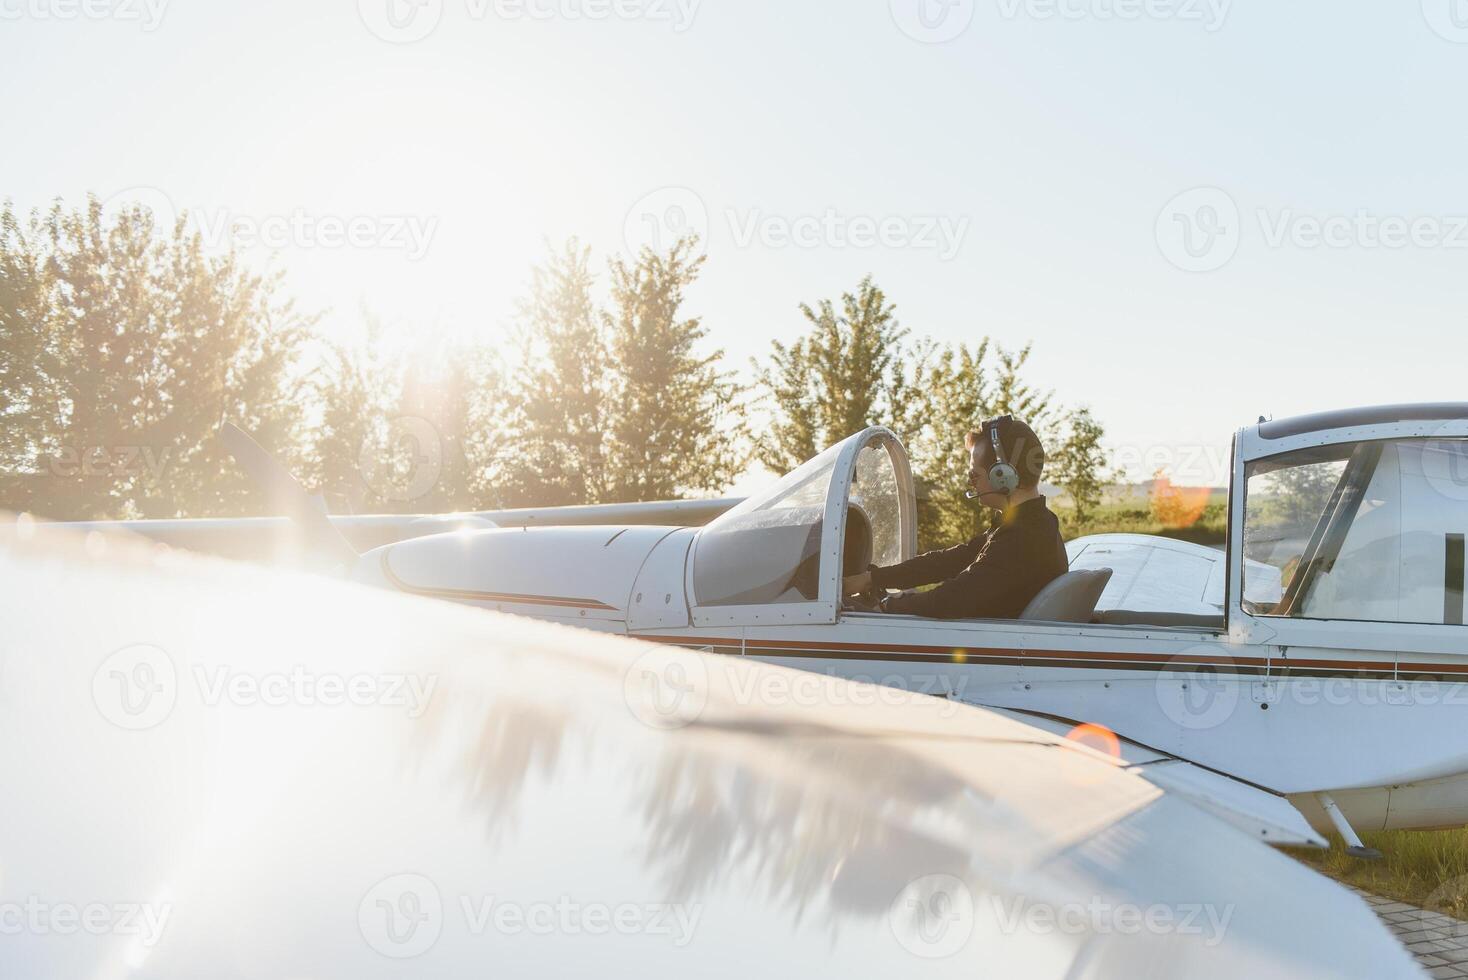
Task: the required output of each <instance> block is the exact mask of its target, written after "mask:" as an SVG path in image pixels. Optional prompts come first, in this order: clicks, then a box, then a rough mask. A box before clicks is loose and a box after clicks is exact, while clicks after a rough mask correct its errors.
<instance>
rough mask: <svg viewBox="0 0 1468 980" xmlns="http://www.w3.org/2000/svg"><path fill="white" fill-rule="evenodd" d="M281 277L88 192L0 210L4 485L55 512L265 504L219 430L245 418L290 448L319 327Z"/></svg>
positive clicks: (295, 449) (170, 511) (213, 510)
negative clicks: (38, 208)
mask: <svg viewBox="0 0 1468 980" xmlns="http://www.w3.org/2000/svg"><path fill="white" fill-rule="evenodd" d="M277 287H278V277H266V276H260V275H256V274H253V273H250V272H248V271H246V270H245V269H243V268H242V267H241V266H240V264H239V262H238V260H237V257H236V256H235V255H234V254H233V253H232V252H231V253H227V254H224V255H206V254H205V252H204V250H203V247H202V243H201V242H200V240H199V238H198V236H196V235H195V236H190V235H188V234H186V232H185V230H184V222H183V219H180V221H179V223H178V224H177V225H176V226H175V227H173V228H157V227H155V224H154V219H153V216H152V214H151V213H150V212H149V211H147V210H146V209H143V208H139V207H131V208H127V209H124V210H123V211H122V212H121V213H120V214H119V215H117V216H116V217H115V218H112V219H109V218H107V217H105V216H104V215H103V212H102V206H101V204H100V203H99V202H98V201H97V200H96V199H95V198H89V199H88V203H87V205H86V207H84V208H82V209H81V210H78V211H67V210H65V209H63V208H62V206H61V205H60V204H59V203H58V204H57V205H55V206H54V207H53V208H52V209H51V210H50V211H49V212H48V213H46V214H45V215H44V216H43V215H39V214H33V215H31V216H30V217H29V219H22V218H21V217H20V216H18V215H17V214H16V213H15V211H14V209H13V207H12V206H11V205H10V204H8V203H7V204H6V205H5V206H4V208H3V209H0V352H3V353H0V431H3V433H4V435H3V436H0V474H3V476H0V495H3V499H4V502H5V506H7V507H11V508H24V509H30V510H34V511H36V512H37V513H40V514H43V515H45V516H48V517H55V518H102V517H173V516H178V515H183V514H191V515H210V514H242V513H248V512H250V511H252V510H255V509H257V508H258V507H259V505H260V502H259V499H258V497H256V495H255V493H254V491H253V488H251V487H250V486H249V485H248V483H247V481H246V480H245V479H244V477H243V476H242V475H240V474H239V473H238V471H237V469H236V468H235V467H233V466H232V465H229V464H228V463H227V461H226V456H225V454H224V452H223V450H222V448H221V447H220V446H219V445H218V443H217V441H216V440H215V439H214V434H215V432H216V431H217V429H218V426H219V425H220V423H221V422H223V421H225V420H233V421H236V422H238V423H240V424H241V425H243V426H245V427H247V428H249V429H250V430H251V431H252V432H254V433H255V434H256V437H257V438H259V439H260V440H261V442H262V443H263V444H264V445H265V446H266V447H267V448H270V449H272V450H274V451H276V452H277V453H280V454H281V455H282V456H283V457H284V458H285V459H287V460H288V461H292V462H294V461H295V460H296V459H297V458H298V456H299V449H300V445H301V438H300V436H301V432H300V422H301V409H300V405H299V399H298V398H297V397H296V393H295V392H294V390H293V387H292V380H291V373H290V367H291V365H292V363H293V361H294V359H295V357H296V355H297V352H298V351H299V349H300V347H301V344H302V343H303V341H304V338H305V336H306V334H307V332H308V331H309V329H310V327H311V326H312V323H313V319H314V318H312V317H308V316H303V315H301V314H299V313H297V312H296V311H295V310H294V309H293V307H292V306H291V304H290V303H289V302H286V301H282V300H281V299H279V298H278V297H277Z"/></svg>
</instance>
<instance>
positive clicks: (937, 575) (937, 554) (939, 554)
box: [871, 534, 989, 590]
mask: <svg viewBox="0 0 1468 980" xmlns="http://www.w3.org/2000/svg"><path fill="white" fill-rule="evenodd" d="M988 539H989V535H988V534H981V535H979V536H978V537H976V538H974V539H973V540H972V541H969V542H968V543H966V544H956V545H954V546H953V547H952V548H944V549H942V550H941V551H929V552H926V553H924V554H921V555H918V556H917V557H916V558H909V559H908V560H907V561H905V562H902V563H901V564H898V565H888V566H887V567H886V568H873V569H872V570H871V573H872V588H874V589H877V590H882V589H912V588H916V587H917V586H919V585H928V584H929V583H931V582H942V581H943V580H944V579H950V578H952V577H953V576H955V575H957V574H958V573H959V572H961V571H963V570H964V569H965V568H967V567H969V566H970V565H972V564H973V562H974V559H976V558H978V557H979V552H980V551H982V550H983V549H984V544H985V542H987V541H988Z"/></svg>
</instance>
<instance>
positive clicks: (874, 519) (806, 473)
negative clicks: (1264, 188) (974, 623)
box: [688, 426, 917, 626]
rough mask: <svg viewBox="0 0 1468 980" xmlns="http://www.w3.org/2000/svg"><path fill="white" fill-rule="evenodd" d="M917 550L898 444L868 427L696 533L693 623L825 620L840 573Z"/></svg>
mask: <svg viewBox="0 0 1468 980" xmlns="http://www.w3.org/2000/svg"><path fill="white" fill-rule="evenodd" d="M916 550H917V513H916V500H915V495H914V492H913V485H912V471H911V468H910V466H909V464H908V459H907V451H906V450H905V449H903V447H902V443H901V442H900V441H899V440H898V438H897V437H896V436H895V435H894V434H893V433H892V432H891V431H890V430H888V429H885V428H882V427H880V426H874V427H872V428H870V429H866V430H864V431H862V432H859V433H857V434H856V435H854V436H850V437H849V438H847V439H844V440H842V441H841V442H838V443H837V444H836V445H834V446H832V447H831V448H829V449H827V450H826V451H825V452H823V453H821V454H820V455H818V456H816V457H814V458H812V459H810V460H808V461H807V462H806V463H804V464H803V465H801V466H799V467H797V468H796V469H795V470H792V471H791V472H790V473H787V474H786V475H785V476H784V478H782V479H781V480H779V481H778V482H777V483H775V485H774V486H772V487H770V488H769V489H768V490H766V491H764V492H762V493H757V494H755V495H753V496H751V497H750V498H749V499H747V500H745V501H744V502H743V503H742V504H740V505H739V506H738V507H735V508H734V509H733V510H731V511H729V512H728V513H726V514H724V515H723V516H722V517H720V518H718V519H717V520H715V521H714V522H713V523H711V524H709V525H708V526H707V527H705V528H703V529H702V530H701V531H700V532H699V534H698V538H697V540H696V541H695V543H694V546H693V560H692V561H691V562H690V563H689V583H688V584H689V594H690V595H692V596H693V604H694V622H695V623H697V624H698V625H708V626H714V625H746V624H753V623H767V622H805V623H808V622H834V621H835V619H836V610H837V606H838V604H839V600H840V584H841V576H842V575H850V574H852V573H854V572H858V571H861V570H862V569H864V568H866V567H867V566H868V565H869V564H876V565H890V564H893V563H896V562H899V561H902V560H904V559H906V558H910V557H912V555H913V554H914V553H915V552H916Z"/></svg>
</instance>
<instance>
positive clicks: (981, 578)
mask: <svg viewBox="0 0 1468 980" xmlns="http://www.w3.org/2000/svg"><path fill="white" fill-rule="evenodd" d="M964 444H965V445H966V446H967V447H968V449H969V458H970V461H971V465H970V469H969V473H968V482H969V487H970V489H969V492H968V496H969V497H970V498H974V497H977V498H978V500H979V502H980V503H981V504H984V505H985V506H988V507H992V508H993V509H995V510H997V511H1000V512H1001V514H1002V518H1001V520H1000V523H999V524H998V526H997V527H995V528H994V529H993V530H990V531H986V532H985V533H983V534H980V535H979V536H978V537H976V538H974V539H973V540H972V541H970V542H968V543H967V544H960V545H955V546H954V547H952V548H947V549H944V550H942V551H929V552H927V553H926V554H922V555H918V556H917V557H916V558H912V559H909V560H908V561H905V562H902V563H901V564H898V565H889V566H887V567H886V568H878V567H876V566H875V565H872V566H869V567H868V569H867V571H865V572H859V573H857V574H856V575H849V576H847V577H846V578H845V579H844V581H843V586H844V592H845V593H846V594H847V595H854V594H857V593H863V592H867V591H869V590H872V589H875V590H877V591H883V590H886V589H912V588H915V587H917V586H920V585H927V584H929V583H932V582H938V583H941V584H939V585H938V586H937V587H936V588H933V589H929V590H927V591H925V592H902V593H899V594H897V595H890V596H887V597H886V598H884V599H882V601H881V604H880V608H881V611H882V612H890V613H906V614H908V615H913V616H932V617H935V618H939V619H968V618H984V619H1015V618H1017V617H1018V616H1019V615H1020V613H1021V612H1023V611H1024V608H1025V606H1027V605H1029V603H1030V600H1031V599H1033V598H1034V597H1035V596H1036V595H1037V594H1038V593H1039V592H1040V590H1041V589H1043V588H1044V587H1045V586H1046V584H1048V583H1049V582H1050V581H1051V580H1053V579H1055V578H1057V577H1058V576H1060V575H1063V574H1065V571H1066V568H1067V564H1068V563H1067V560H1066V556H1065V544H1064V543H1063V542H1062V540H1061V538H1060V522H1059V521H1057V520H1056V518H1055V515H1054V514H1052V513H1050V510H1049V508H1047V507H1046V506H1045V497H1044V495H1043V494H1041V493H1040V490H1039V484H1040V473H1041V472H1042V471H1043V470H1044V468H1045V449H1044V447H1043V446H1041V445H1040V439H1039V437H1038V436H1036V435H1035V432H1034V430H1033V429H1031V428H1030V427H1029V426H1028V425H1026V424H1025V423H1024V422H1021V421H1019V420H1017V419H1014V418H1011V417H1010V416H1008V415H1004V416H1000V417H999V418H997V419H992V420H990V421H988V422H985V423H984V424H983V426H982V427H981V428H979V429H978V430H977V431H973V432H970V433H968V436H967V437H966V438H965V440H964Z"/></svg>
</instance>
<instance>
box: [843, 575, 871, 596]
mask: <svg viewBox="0 0 1468 980" xmlns="http://www.w3.org/2000/svg"><path fill="white" fill-rule="evenodd" d="M871 587H872V573H871V572H857V573H856V574H855V575H848V576H846V577H845V578H844V579H842V580H841V594H842V595H857V594H859V593H862V592H865V591H867V590H868V589H870V588H871Z"/></svg>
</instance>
